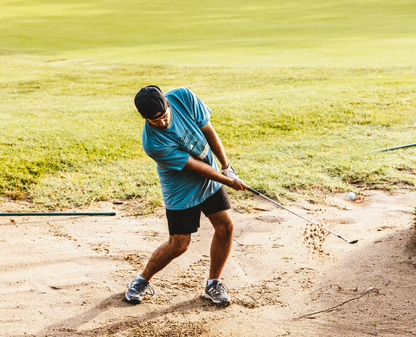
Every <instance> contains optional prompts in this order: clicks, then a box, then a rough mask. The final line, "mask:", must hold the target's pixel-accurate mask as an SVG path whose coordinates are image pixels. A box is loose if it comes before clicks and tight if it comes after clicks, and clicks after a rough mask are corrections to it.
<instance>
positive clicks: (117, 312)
mask: <svg viewBox="0 0 416 337" xmlns="http://www.w3.org/2000/svg"><path fill="white" fill-rule="evenodd" d="M316 200H318V202H316ZM24 206H25V205H24V203H19V202H16V201H14V202H12V201H10V202H4V203H2V206H1V211H2V212H10V211H19V209H23V208H24ZM254 206H255V207H252V209H253V211H252V212H251V213H247V212H241V209H242V208H241V207H239V206H238V205H235V209H234V210H233V215H234V219H235V222H236V230H235V240H234V244H233V250H232V253H231V256H230V258H229V260H228V263H227V265H226V268H225V270H224V272H223V275H222V279H223V282H224V283H225V284H226V285H227V286H228V288H229V290H230V294H231V296H232V299H233V303H232V305H231V306H229V307H226V308H219V307H216V306H214V305H212V304H210V303H209V302H207V301H205V300H204V299H202V298H201V294H202V293H203V286H204V283H205V281H206V277H207V275H208V267H209V255H208V254H209V247H210V241H211V237H212V234H213V229H212V227H211V225H210V224H209V222H208V220H207V219H206V218H205V217H203V220H202V224H201V228H200V231H199V232H198V233H196V234H194V235H193V237H192V243H191V245H190V248H189V250H188V251H187V252H186V253H185V254H184V255H182V256H181V257H179V258H178V259H176V260H174V261H173V262H172V263H171V264H170V265H169V266H168V267H167V268H165V269H164V270H163V271H161V272H160V273H159V274H158V275H156V276H155V277H154V279H153V280H152V283H151V284H152V286H153V288H154V290H155V291H156V295H155V296H153V297H152V298H149V299H147V300H146V301H145V302H143V303H142V304H140V305H131V304H129V303H127V302H126V301H125V300H124V293H125V291H126V289H127V288H126V285H127V283H128V282H129V281H130V280H131V279H132V278H134V277H135V276H136V275H137V274H138V273H139V272H140V270H141V269H142V267H143V266H144V264H145V263H146V261H147V259H148V257H149V256H150V254H151V253H152V252H153V250H154V249H155V248H156V247H158V246H159V245H160V244H161V243H163V242H165V241H166V239H167V225H166V218H165V215H164V212H163V210H160V211H158V212H156V214H153V215H151V216H147V217H139V216H131V215H129V214H131V210H132V209H131V207H132V206H131V205H129V203H126V202H124V203H122V204H113V203H110V202H106V203H99V204H95V205H93V206H90V207H88V208H84V209H82V211H116V212H117V216H115V217H97V216H94V217H91V216H67V217H58V216H51V217H39V216H31V217H20V216H19V217H10V216H6V217H1V218H0V226H1V230H2V235H1V237H0V251H1V257H2V258H1V262H0V285H1V288H0V289H1V291H0V312H1V315H0V336H37V337H38V336H39V337H40V336H59V337H60V336H126V337H127V336H368V335H369V336H411V335H416V286H415V280H416V230H415V224H414V220H413V218H414V215H413V214H412V213H413V212H414V207H415V206H416V196H415V194H414V193H410V192H408V191H407V192H406V191H401V192H396V193H394V194H390V193H388V192H385V191H365V192H363V193H362V194H360V195H358V196H357V198H356V199H355V200H353V201H350V200H348V198H347V194H346V193H343V194H338V195H330V196H324V195H322V196H319V197H318V198H315V201H314V202H313V203H312V202H306V201H303V202H292V203H288V204H286V206H287V207H289V208H291V209H293V210H295V211H297V212H299V213H300V214H302V215H304V216H306V217H308V218H310V219H312V220H314V221H317V222H319V223H320V224H322V225H323V226H325V227H327V228H330V229H331V230H333V231H335V232H337V233H339V234H341V235H342V236H345V237H346V238H348V239H350V240H352V239H359V241H358V243H357V244H354V245H350V244H348V243H346V242H344V241H343V240H341V239H340V238H338V237H336V236H335V235H332V234H328V232H326V231H322V230H319V229H317V228H316V226H313V225H308V224H307V222H306V221H304V220H302V219H300V218H298V217H296V216H294V215H293V214H291V213H289V212H287V211H285V210H282V209H279V208H278V207H276V206H275V205H274V204H271V203H269V202H267V201H265V200H262V199H256V201H255V204H254ZM76 211H81V209H78V210H76Z"/></svg>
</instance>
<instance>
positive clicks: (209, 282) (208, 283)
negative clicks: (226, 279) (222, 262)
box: [207, 278, 220, 287]
mask: <svg viewBox="0 0 416 337" xmlns="http://www.w3.org/2000/svg"><path fill="white" fill-rule="evenodd" d="M214 281H218V282H219V281H220V280H219V279H217V278H214V279H212V280H208V281H207V287H209V286H210V285H211V284H212V283H213V282H214Z"/></svg>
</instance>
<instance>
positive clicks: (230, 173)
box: [222, 164, 238, 179]
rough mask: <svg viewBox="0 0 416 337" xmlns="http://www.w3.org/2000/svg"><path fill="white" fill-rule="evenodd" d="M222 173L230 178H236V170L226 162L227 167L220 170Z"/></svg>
mask: <svg viewBox="0 0 416 337" xmlns="http://www.w3.org/2000/svg"><path fill="white" fill-rule="evenodd" d="M222 174H223V175H225V176H226V177H228V178H231V179H238V174H237V172H235V171H234V169H233V168H232V167H231V165H230V164H228V167H227V168H226V169H225V170H222Z"/></svg>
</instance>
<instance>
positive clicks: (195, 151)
mask: <svg viewBox="0 0 416 337" xmlns="http://www.w3.org/2000/svg"><path fill="white" fill-rule="evenodd" d="M165 97H166V98H167V99H168V100H169V103H170V109H171V113H172V118H171V122H170V125H169V127H168V128H167V129H166V130H161V129H159V128H157V127H155V126H153V125H152V124H150V123H149V122H147V121H146V122H145V125H144V128H143V134H142V141H143V149H144V151H145V152H146V154H147V155H148V156H149V157H151V158H152V159H153V160H154V161H155V162H156V163H157V172H158V174H159V181H160V185H161V186H162V194H163V201H164V203H165V207H166V209H169V210H181V209H187V208H190V207H193V206H196V205H198V204H200V203H202V202H203V201H204V200H205V199H207V198H208V197H210V196H211V195H213V194H214V193H215V192H217V191H218V190H219V189H220V187H221V183H219V182H216V181H212V180H209V179H206V178H204V177H202V176H200V175H198V174H196V173H195V172H194V171H191V170H188V169H184V166H185V164H186V162H187V161H188V158H189V156H190V155H192V156H193V157H195V158H197V159H200V160H202V161H204V162H205V163H207V164H209V165H211V166H212V167H213V168H214V169H215V170H217V171H219V170H218V166H217V163H216V162H215V159H214V156H213V154H212V152H211V148H210V146H209V144H208V142H207V140H206V138H205V136H204V134H203V133H202V131H201V130H200V128H201V127H203V126H204V125H206V124H207V123H208V121H209V117H210V113H211V110H210V108H209V107H208V106H207V105H205V104H204V103H203V102H202V101H201V100H200V99H199V98H198V97H197V96H196V95H195V94H194V93H193V92H192V91H190V90H189V89H188V88H176V89H173V90H171V91H169V92H167V93H165Z"/></svg>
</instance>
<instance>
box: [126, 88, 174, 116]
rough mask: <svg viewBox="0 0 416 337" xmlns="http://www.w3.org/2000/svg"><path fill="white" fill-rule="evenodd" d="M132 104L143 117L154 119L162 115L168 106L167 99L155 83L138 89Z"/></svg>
mask: <svg viewBox="0 0 416 337" xmlns="http://www.w3.org/2000/svg"><path fill="white" fill-rule="evenodd" d="M134 104H135V105H136V108H137V110H138V111H139V112H140V114H141V115H142V116H143V117H144V118H148V119H156V118H159V117H161V116H163V115H164V114H165V113H166V109H167V108H168V100H167V99H166V97H165V96H164V95H163V93H162V90H160V88H159V87H157V86H155V85H148V86H147V87H144V88H142V89H140V91H139V92H138V93H137V94H136V97H134Z"/></svg>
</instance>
